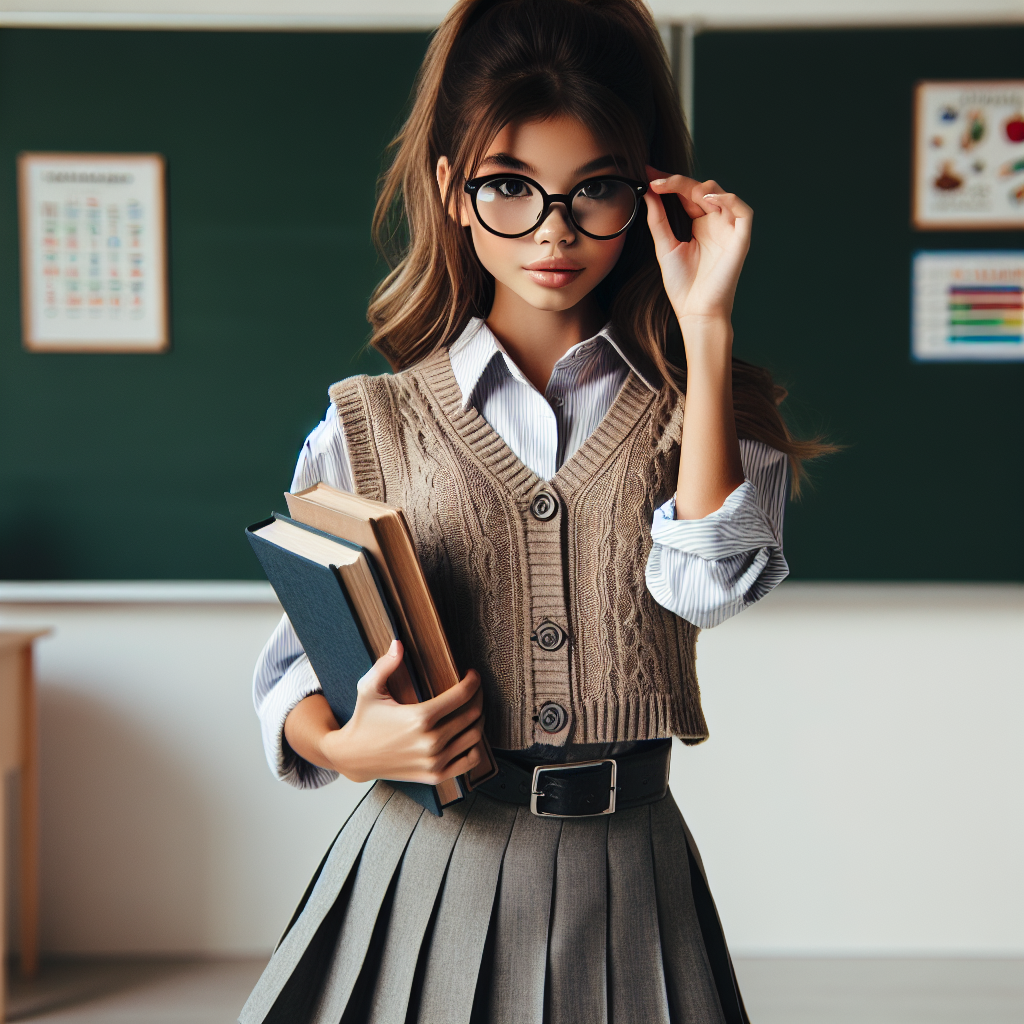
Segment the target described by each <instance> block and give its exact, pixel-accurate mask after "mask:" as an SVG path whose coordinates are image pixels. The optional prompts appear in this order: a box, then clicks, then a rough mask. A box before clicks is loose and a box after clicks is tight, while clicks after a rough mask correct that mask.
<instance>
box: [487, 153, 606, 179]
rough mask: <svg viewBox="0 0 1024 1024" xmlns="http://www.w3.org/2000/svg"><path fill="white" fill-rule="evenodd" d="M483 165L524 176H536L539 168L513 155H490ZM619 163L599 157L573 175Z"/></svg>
mask: <svg viewBox="0 0 1024 1024" xmlns="http://www.w3.org/2000/svg"><path fill="white" fill-rule="evenodd" d="M480 162H481V164H497V165H498V166H499V167H504V168H506V169H508V170H510V171H520V172H521V173H523V174H526V173H529V174H536V173H537V168H536V167H534V166H532V165H531V164H528V163H526V161H524V160H520V159H519V158H518V157H515V156H513V155H512V154H511V153H490V154H488V155H487V156H486V157H484V159H483V160H481V161H480ZM618 163H619V161H618V160H616V158H615V157H614V156H612V155H611V154H610V153H608V154H606V155H605V156H599V157H597V159H595V160H591V161H590V162H589V163H586V164H582V165H581V166H579V167H577V168H576V170H575V171H573V175H574V176H575V175H585V174H590V173H591V172H593V171H599V170H601V169H602V168H603V167H613V168H614V167H618Z"/></svg>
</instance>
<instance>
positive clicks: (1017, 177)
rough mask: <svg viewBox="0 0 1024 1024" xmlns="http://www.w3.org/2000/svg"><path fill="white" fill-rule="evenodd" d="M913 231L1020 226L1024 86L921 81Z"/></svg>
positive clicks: (1023, 197) (917, 106) (1018, 83)
mask: <svg viewBox="0 0 1024 1024" xmlns="http://www.w3.org/2000/svg"><path fill="white" fill-rule="evenodd" d="M913 207H914V215H913V221H914V227H915V228H918V229H926V230H927V229H943V230H949V229H950V228H961V229H964V230H970V229H974V230H983V231H987V230H990V229H997V228H1017V229H1020V228H1024V80H1022V81H1010V82H997V81H993V82H920V83H919V84H918V86H917V97H916V104H915V116H914V198H913Z"/></svg>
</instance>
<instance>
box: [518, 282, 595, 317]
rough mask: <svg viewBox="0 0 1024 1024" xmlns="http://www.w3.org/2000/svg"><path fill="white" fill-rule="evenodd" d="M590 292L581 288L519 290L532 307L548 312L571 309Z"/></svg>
mask: <svg viewBox="0 0 1024 1024" xmlns="http://www.w3.org/2000/svg"><path fill="white" fill-rule="evenodd" d="M589 294H590V289H581V288H540V287H537V288H531V289H530V290H529V292H528V293H527V294H523V293H522V292H520V295H521V296H522V298H524V299H525V300H526V301H527V302H528V303H529V304H530V305H531V306H533V308H534V309H542V310H545V311H546V312H548V313H562V312H564V311H565V310H567V309H572V307H573V306H575V305H576V304H577V303H578V302H580V301H581V300H583V299H585V298H586V297H587V296H588V295H589Z"/></svg>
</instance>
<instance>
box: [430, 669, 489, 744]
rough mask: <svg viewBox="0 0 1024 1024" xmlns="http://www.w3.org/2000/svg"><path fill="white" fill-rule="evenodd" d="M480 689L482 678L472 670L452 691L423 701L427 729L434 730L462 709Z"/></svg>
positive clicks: (446, 691)
mask: <svg viewBox="0 0 1024 1024" xmlns="http://www.w3.org/2000/svg"><path fill="white" fill-rule="evenodd" d="M479 689H480V676H479V675H478V674H477V673H476V671H475V670H474V669H470V670H469V671H468V672H467V673H466V675H465V676H464V677H463V678H462V679H460V680H459V682H457V683H456V684H455V685H454V686H453V687H451V689H448V690H445V691H444V693H439V694H438V695H437V696H436V697H431V698H430V700H425V701H423V702H422V703H421V704H420V705H419V708H420V710H421V711H422V712H423V714H424V716H425V721H424V724H425V726H426V728H428V729H433V728H434V726H436V725H437V723H438V722H440V721H441V719H442V718H446V717H447V716H448V715H450V714H451V713H452V712H453V711H455V710H457V709H458V708H461V707H462V705H463V704H465V703H466V702H467V701H468V700H469V699H470V698H471V697H472V696H473V694H475V693H476V692H477V690H479Z"/></svg>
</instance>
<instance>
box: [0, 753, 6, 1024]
mask: <svg viewBox="0 0 1024 1024" xmlns="http://www.w3.org/2000/svg"><path fill="white" fill-rule="evenodd" d="M6 854H7V773H6V772H5V771H4V770H3V764H0V881H3V880H4V879H6V878H7V865H6V864H5V862H4V861H5V857H6ZM5 896H6V893H5V892H4V886H3V885H0V1021H4V1020H7V900H6V899H5Z"/></svg>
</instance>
